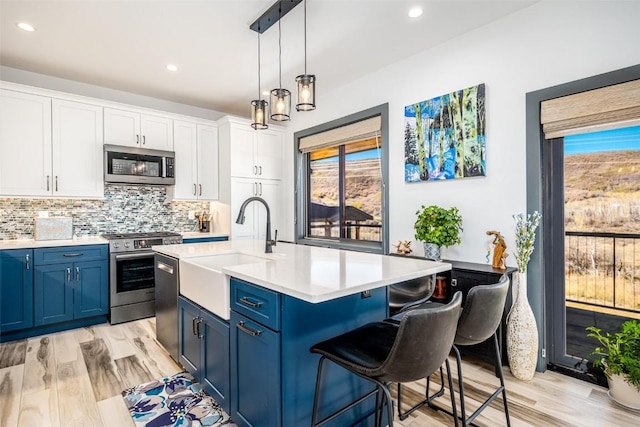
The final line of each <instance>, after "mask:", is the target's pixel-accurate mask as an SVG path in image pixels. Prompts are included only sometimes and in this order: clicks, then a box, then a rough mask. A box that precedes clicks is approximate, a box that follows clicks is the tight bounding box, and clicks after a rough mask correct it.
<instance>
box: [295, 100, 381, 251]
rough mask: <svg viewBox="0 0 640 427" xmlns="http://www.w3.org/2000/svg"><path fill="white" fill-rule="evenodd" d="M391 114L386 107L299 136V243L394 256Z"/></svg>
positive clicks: (346, 118)
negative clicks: (388, 205) (391, 245)
mask: <svg viewBox="0 0 640 427" xmlns="http://www.w3.org/2000/svg"><path fill="white" fill-rule="evenodd" d="M386 114H387V106H386V105H384V106H380V107H376V108H374V109H371V110H367V111H364V112H361V113H357V114H355V115H352V116H349V117H345V118H343V119H340V120H338V121H335V122H331V123H327V124H325V125H321V126H319V127H316V128H313V129H309V130H307V131H302V132H298V133H297V134H296V141H298V144H296V146H297V156H296V160H297V167H296V171H297V175H298V176H297V183H298V192H297V197H296V216H297V218H296V221H297V228H296V241H297V242H298V243H305V244H317V245H322V246H330V247H337V248H347V249H356V250H364V251H371V252H379V253H386V252H387V251H388V243H387V241H388V238H387V236H388V231H387V226H386V219H387V212H386V197H387V195H386V191H385V189H386V185H385V183H386V177H387V162H386V160H387V145H386V134H387V130H386V123H387V117H386ZM300 190H302V191H300Z"/></svg>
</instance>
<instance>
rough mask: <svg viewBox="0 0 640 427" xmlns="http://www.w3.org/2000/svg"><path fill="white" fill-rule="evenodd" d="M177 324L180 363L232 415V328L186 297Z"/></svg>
mask: <svg viewBox="0 0 640 427" xmlns="http://www.w3.org/2000/svg"><path fill="white" fill-rule="evenodd" d="M178 322H179V329H178V330H179V334H178V336H179V361H180V363H181V364H182V366H184V367H185V368H186V369H187V371H189V373H191V375H193V377H194V378H195V379H196V381H198V382H199V383H201V384H202V385H203V386H204V388H205V390H206V391H207V393H209V394H210V395H211V396H212V397H213V398H214V399H215V400H216V402H218V404H219V405H220V406H221V407H222V408H223V409H224V410H225V411H227V413H230V412H231V408H230V402H229V396H230V395H229V389H230V385H229V382H230V374H229V324H228V323H227V322H225V321H224V320H222V319H220V318H218V317H216V316H215V315H213V314H211V313H210V312H208V311H207V310H205V309H203V308H201V307H200V306H198V305H197V304H195V303H193V302H191V301H190V300H188V299H186V298H184V297H179V298H178Z"/></svg>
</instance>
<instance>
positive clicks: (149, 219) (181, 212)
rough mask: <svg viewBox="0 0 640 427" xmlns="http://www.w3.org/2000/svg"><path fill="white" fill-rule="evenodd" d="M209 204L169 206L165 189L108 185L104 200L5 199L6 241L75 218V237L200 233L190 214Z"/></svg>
mask: <svg viewBox="0 0 640 427" xmlns="http://www.w3.org/2000/svg"><path fill="white" fill-rule="evenodd" d="M203 210H209V202H172V201H167V192H166V188H165V187H161V186H158V187H156V186H136V185H115V184H105V187H104V200H75V199H35V198H33V199H32V198H0V240H9V239H23V238H26V239H29V238H33V232H34V218H36V217H37V216H38V212H41V211H46V212H47V213H48V214H49V217H72V218H73V235H74V236H76V237H77V236H92V235H98V234H103V233H128V232H147V231H176V232H187V231H197V230H198V221H197V220H196V219H195V218H190V217H189V211H203Z"/></svg>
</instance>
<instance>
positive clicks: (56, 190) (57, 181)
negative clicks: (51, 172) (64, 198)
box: [56, 175, 58, 191]
mask: <svg viewBox="0 0 640 427" xmlns="http://www.w3.org/2000/svg"><path fill="white" fill-rule="evenodd" d="M56 191H58V175H56Z"/></svg>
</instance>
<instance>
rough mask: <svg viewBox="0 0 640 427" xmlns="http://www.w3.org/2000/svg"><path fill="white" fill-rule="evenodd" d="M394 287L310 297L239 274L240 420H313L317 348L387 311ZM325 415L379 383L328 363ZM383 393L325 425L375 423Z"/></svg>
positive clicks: (234, 380)
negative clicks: (311, 299) (277, 289)
mask: <svg viewBox="0 0 640 427" xmlns="http://www.w3.org/2000/svg"><path fill="white" fill-rule="evenodd" d="M387 307H388V300H387V290H386V287H383V288H380V289H374V290H372V291H371V293H370V296H363V295H362V294H361V293H357V294H354V295H349V296H345V297H342V298H338V299H335V300H331V301H326V302H322V303H317V304H314V303H309V302H306V301H303V300H300V299H297V298H294V297H291V296H288V295H284V294H280V293H278V292H274V291H271V290H268V289H265V288H263V287H260V286H257V285H254V284H251V283H248V282H245V281H242V280H238V279H236V278H233V277H232V278H231V310H232V311H231V321H230V331H231V396H232V403H231V418H232V419H233V420H234V422H236V423H237V424H238V425H239V426H241V427H245V426H251V427H277V426H307V425H311V412H312V409H313V395H314V389H315V380H316V373H317V368H318V361H319V359H320V357H319V356H318V355H317V354H311V353H310V352H309V348H311V346H312V345H313V344H315V343H317V342H319V341H322V340H325V339H328V338H331V337H334V336H336V335H339V334H341V333H343V332H346V331H350V330H352V329H355V328H357V327H359V326H362V325H364V324H366V323H369V322H373V321H379V320H381V319H384V318H385V316H386V315H387ZM323 377H324V379H323V384H322V391H321V392H322V398H321V410H320V417H321V418H324V417H326V416H327V415H328V414H330V413H331V412H334V411H336V410H337V409H340V408H341V407H343V406H344V405H346V404H348V403H350V402H351V401H353V400H356V399H357V398H358V397H360V396H362V395H363V394H365V393H366V392H368V391H370V390H373V387H372V385H371V383H368V382H366V381H364V380H362V379H361V378H359V377H357V376H355V375H353V374H351V373H349V372H347V371H345V370H344V369H342V368H339V367H337V366H336V365H331V364H325V371H324V375H323ZM374 406H375V399H374V398H370V399H369V400H368V401H366V402H365V403H364V404H362V405H359V406H358V407H356V408H353V409H351V410H349V411H347V412H345V413H344V414H342V415H340V416H339V417H337V418H336V419H334V420H332V421H331V422H329V423H327V424H325V425H326V426H331V427H338V426H340V427H342V426H345V425H349V426H350V425H357V426H372V425H373V424H374V420H373V418H374V417H368V415H369V414H371V413H373V411H374Z"/></svg>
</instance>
